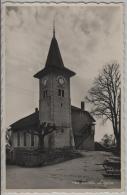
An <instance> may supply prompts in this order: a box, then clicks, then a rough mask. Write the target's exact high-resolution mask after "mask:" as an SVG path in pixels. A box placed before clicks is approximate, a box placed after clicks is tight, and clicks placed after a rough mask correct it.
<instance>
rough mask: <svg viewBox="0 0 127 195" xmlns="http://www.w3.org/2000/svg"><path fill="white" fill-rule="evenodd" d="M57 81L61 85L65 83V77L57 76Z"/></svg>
mask: <svg viewBox="0 0 127 195" xmlns="http://www.w3.org/2000/svg"><path fill="white" fill-rule="evenodd" d="M58 83H59V84H60V85H63V84H64V83H65V78H64V77H63V76H58Z"/></svg>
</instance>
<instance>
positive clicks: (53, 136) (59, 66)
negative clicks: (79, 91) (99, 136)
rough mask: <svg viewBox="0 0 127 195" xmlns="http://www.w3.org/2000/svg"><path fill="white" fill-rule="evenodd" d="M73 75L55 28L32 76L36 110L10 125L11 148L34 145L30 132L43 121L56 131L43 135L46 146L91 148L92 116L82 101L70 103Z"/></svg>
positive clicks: (35, 143)
mask: <svg viewBox="0 0 127 195" xmlns="http://www.w3.org/2000/svg"><path fill="white" fill-rule="evenodd" d="M74 75H75V72H73V71H72V70H70V69H68V68H66V67H65V66H64V63H63V60H62V57H61V53H60V50H59V46H58V42H57V40H56V37H55V30H54V32H53V38H52V40H51V44H50V48H49V52H48V56H47V60H46V64H45V67H44V68H43V69H42V70H40V71H39V72H37V73H36V74H35V75H34V77H35V78H37V79H38V80H39V109H37V108H36V109H35V112H34V113H32V114H31V115H29V116H27V117H25V118H22V119H20V120H18V121H16V122H15V123H13V124H11V125H10V127H11V135H12V136H11V137H12V145H13V147H14V148H17V147H35V148H37V147H38V144H39V137H38V135H36V134H34V133H32V132H35V131H37V127H38V124H42V123H44V122H45V123H47V124H55V131H53V132H51V133H50V134H48V135H47V136H45V139H44V147H45V148H64V147H75V148H77V149H85V150H93V149H94V132H95V120H94V118H93V117H92V116H91V115H90V113H89V112H87V111H85V105H84V102H81V108H77V107H75V106H71V95H70V79H71V77H73V76H74ZM29 131H31V133H29Z"/></svg>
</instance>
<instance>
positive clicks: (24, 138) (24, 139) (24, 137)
mask: <svg viewBox="0 0 127 195" xmlns="http://www.w3.org/2000/svg"><path fill="white" fill-rule="evenodd" d="M24 146H26V132H24Z"/></svg>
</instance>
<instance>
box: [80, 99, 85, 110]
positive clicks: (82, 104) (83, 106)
mask: <svg viewBox="0 0 127 195" xmlns="http://www.w3.org/2000/svg"><path fill="white" fill-rule="evenodd" d="M81 110H82V111H84V110H85V103H84V102H83V101H82V102H81Z"/></svg>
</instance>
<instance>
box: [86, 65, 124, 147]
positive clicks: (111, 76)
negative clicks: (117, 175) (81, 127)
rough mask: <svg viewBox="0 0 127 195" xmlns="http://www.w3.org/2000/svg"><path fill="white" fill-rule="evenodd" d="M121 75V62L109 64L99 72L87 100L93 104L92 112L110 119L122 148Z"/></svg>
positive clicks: (104, 119)
mask: <svg viewBox="0 0 127 195" xmlns="http://www.w3.org/2000/svg"><path fill="white" fill-rule="evenodd" d="M120 80H121V75H120V71H119V64H108V65H106V66H105V67H104V68H103V70H102V72H101V73H100V74H99V76H98V77H97V78H95V81H94V83H93V87H92V88H91V89H90V90H89V92H88V96H87V97H86V100H87V101H88V102H89V103H91V104H92V105H93V109H92V111H91V112H92V113H93V114H94V115H95V116H97V117H102V119H103V121H104V122H106V121H107V120H110V121H111V123H112V127H113V130H114V135H115V139H116V144H117V147H118V148H120V137H121V136H120V134H121V88H120V85H121V82H120Z"/></svg>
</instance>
